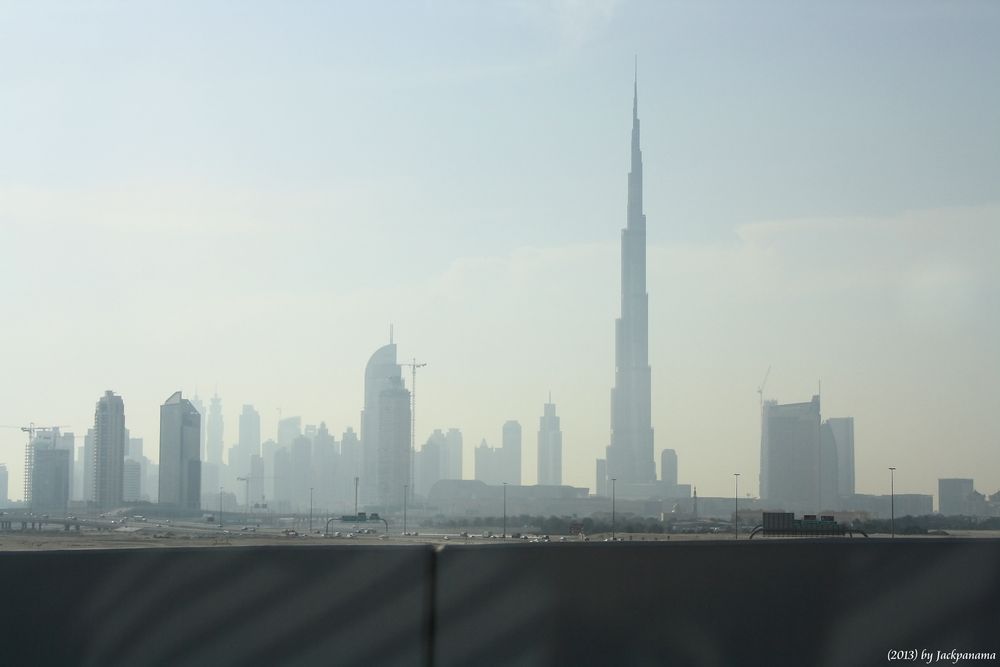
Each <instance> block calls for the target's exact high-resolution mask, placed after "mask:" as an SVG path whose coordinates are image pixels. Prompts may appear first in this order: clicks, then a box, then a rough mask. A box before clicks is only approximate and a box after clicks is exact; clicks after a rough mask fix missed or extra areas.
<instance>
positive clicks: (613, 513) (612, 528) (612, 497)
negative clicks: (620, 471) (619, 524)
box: [611, 477, 618, 542]
mask: <svg viewBox="0 0 1000 667" xmlns="http://www.w3.org/2000/svg"><path fill="white" fill-rule="evenodd" d="M617 481H618V478H617V477H612V478H611V541H612V542H614V541H615V482H617Z"/></svg>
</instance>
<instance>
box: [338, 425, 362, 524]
mask: <svg viewBox="0 0 1000 667" xmlns="http://www.w3.org/2000/svg"><path fill="white" fill-rule="evenodd" d="M360 476H361V441H360V440H359V439H358V434H357V433H355V432H354V429H353V428H351V427H350V426H348V427H347V429H346V430H345V431H344V433H343V434H342V435H341V436H340V458H339V459H338V460H337V468H336V472H335V474H334V479H335V483H334V492H333V495H334V499H335V500H336V502H337V503H338V504H339V505H340V506H343V507H349V508H350V509H351V510H353V509H354V478H355V477H360Z"/></svg>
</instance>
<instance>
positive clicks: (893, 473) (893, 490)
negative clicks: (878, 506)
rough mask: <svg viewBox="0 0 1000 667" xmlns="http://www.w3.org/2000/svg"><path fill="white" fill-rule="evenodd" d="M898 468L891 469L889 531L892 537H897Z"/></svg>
mask: <svg viewBox="0 0 1000 667" xmlns="http://www.w3.org/2000/svg"><path fill="white" fill-rule="evenodd" d="M895 477H896V468H894V467H892V466H890V467H889V530H890V537H892V538H895V537H896V480H895Z"/></svg>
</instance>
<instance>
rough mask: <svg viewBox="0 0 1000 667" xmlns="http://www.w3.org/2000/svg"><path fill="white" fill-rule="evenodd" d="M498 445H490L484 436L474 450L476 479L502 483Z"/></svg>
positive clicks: (488, 482)
mask: <svg viewBox="0 0 1000 667" xmlns="http://www.w3.org/2000/svg"><path fill="white" fill-rule="evenodd" d="M502 453H503V451H502V450H501V449H500V448H499V447H490V446H489V445H488V444H486V439H485V438H484V439H483V441H482V442H480V443H479V446H478V447H476V451H475V473H476V480H477V481H480V482H482V483H483V484H490V485H497V484H503V482H504V480H503V470H502V464H501V461H502V457H501V455H502Z"/></svg>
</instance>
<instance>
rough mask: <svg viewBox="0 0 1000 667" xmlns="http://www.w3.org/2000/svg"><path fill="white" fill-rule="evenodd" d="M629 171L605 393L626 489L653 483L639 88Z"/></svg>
mask: <svg viewBox="0 0 1000 667" xmlns="http://www.w3.org/2000/svg"><path fill="white" fill-rule="evenodd" d="M633 86H634V90H633V98H632V165H631V170H630V171H629V175H628V209H627V215H626V225H625V229H623V230H622V259H621V262H622V264H621V317H619V318H618V319H617V320H615V386H614V388H612V390H611V444H610V445H609V446H608V448H607V462H608V477H609V478H610V477H615V478H617V479H618V480H619V481H621V482H626V483H645V482H652V481H654V480H655V479H656V466H655V463H654V460H653V427H652V421H651V414H650V405H651V399H650V368H649V295H648V294H647V293H646V216H645V214H643V212H642V151H641V149H640V148H639V86H638V79H637V80H636V82H635V83H634V84H633Z"/></svg>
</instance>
